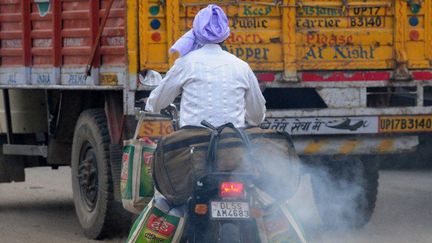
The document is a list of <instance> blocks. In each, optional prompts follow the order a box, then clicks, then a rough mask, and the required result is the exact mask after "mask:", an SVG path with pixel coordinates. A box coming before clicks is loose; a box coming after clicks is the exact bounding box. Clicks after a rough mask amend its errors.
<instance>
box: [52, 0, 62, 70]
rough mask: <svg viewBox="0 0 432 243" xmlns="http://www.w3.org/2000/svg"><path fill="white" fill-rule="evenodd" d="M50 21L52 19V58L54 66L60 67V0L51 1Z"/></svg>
mask: <svg viewBox="0 0 432 243" xmlns="http://www.w3.org/2000/svg"><path fill="white" fill-rule="evenodd" d="M52 13H53V14H52V21H53V29H54V35H53V47H54V52H53V60H54V67H60V66H61V64H62V63H61V62H62V54H61V48H62V36H61V34H62V31H61V28H62V22H61V2H60V1H52Z"/></svg>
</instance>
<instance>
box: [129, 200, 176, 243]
mask: <svg viewBox="0 0 432 243" xmlns="http://www.w3.org/2000/svg"><path fill="white" fill-rule="evenodd" d="M143 217H146V218H145V220H144V222H143V224H140V222H141V221H142V219H143ZM180 219H181V218H180V217H176V216H172V215H168V214H166V213H164V212H163V211H161V210H159V209H158V208H156V207H152V208H151V209H150V211H147V208H146V209H145V210H144V211H143V212H142V213H141V215H140V216H139V217H138V219H137V220H136V221H135V223H134V225H133V226H132V229H131V233H130V234H129V237H128V242H130V241H131V237H132V236H133V235H135V233H136V231H137V230H139V231H140V232H139V235H138V237H137V238H136V240H135V241H134V242H135V243H147V242H158V243H169V242H172V240H173V238H174V235H175V233H176V230H177V227H178V226H179V223H180ZM140 225H142V228H141V229H140Z"/></svg>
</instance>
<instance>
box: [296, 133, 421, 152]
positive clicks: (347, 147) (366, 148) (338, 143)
mask: <svg viewBox="0 0 432 243" xmlns="http://www.w3.org/2000/svg"><path fill="white" fill-rule="evenodd" d="M293 140H294V146H295V148H296V151H297V153H298V154H300V155H370V154H396V153H407V152H413V151H415V149H416V147H417V146H418V145H419V139H418V137H417V136H395V137H372V136H371V137H322V138H316V137H315V138H309V137H293Z"/></svg>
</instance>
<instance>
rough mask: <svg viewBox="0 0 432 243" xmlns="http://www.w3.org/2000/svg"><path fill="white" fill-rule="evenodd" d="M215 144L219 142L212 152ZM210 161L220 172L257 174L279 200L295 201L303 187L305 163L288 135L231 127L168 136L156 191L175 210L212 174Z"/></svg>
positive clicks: (158, 158) (161, 146)
mask: <svg viewBox="0 0 432 243" xmlns="http://www.w3.org/2000/svg"><path fill="white" fill-rule="evenodd" d="M215 131H217V132H216V133H218V134H217V137H218V139H217V140H215V139H212V133H213V137H214V136H215ZM241 134H244V135H243V137H242V135H241ZM211 140H213V141H217V142H216V143H214V142H213V143H212V144H211V147H210V148H209V144H210V141H211ZM209 153H214V155H210V154H209ZM208 158H215V161H214V164H215V168H214V169H215V171H223V172H248V173H251V172H252V173H255V174H257V175H258V178H259V180H258V182H257V183H258V186H259V187H260V188H261V189H263V190H264V191H266V192H268V193H269V194H270V195H272V196H273V197H275V198H278V199H288V198H290V197H291V196H292V195H293V194H294V193H295V191H296V189H297V187H298V184H299V180H300V160H299V158H298V156H297V154H296V153H295V149H294V146H293V143H292V141H291V139H290V136H289V135H288V134H287V133H280V132H276V131H273V130H265V129H261V128H258V127H252V128H247V129H244V130H238V129H237V128H234V126H232V124H226V125H223V126H221V127H219V128H216V129H214V130H212V129H208V128H202V127H186V128H182V129H180V130H178V131H176V132H174V133H172V134H170V135H168V136H166V137H163V138H162V139H161V140H160V141H159V143H158V146H157V149H156V152H155V156H154V160H153V179H154V182H155V186H156V189H157V190H158V191H159V192H160V193H162V195H164V196H165V197H166V199H167V200H168V201H169V202H170V203H172V204H173V205H181V204H184V203H185V202H186V201H187V199H188V198H189V197H190V196H191V194H192V191H193V189H194V185H195V183H196V181H197V180H198V179H199V178H201V177H203V176H205V175H206V174H207V173H208Z"/></svg>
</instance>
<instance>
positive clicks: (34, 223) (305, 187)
mask: <svg viewBox="0 0 432 243" xmlns="http://www.w3.org/2000/svg"><path fill="white" fill-rule="evenodd" d="M26 176H27V181H26V182H25V183H14V184H1V185H0V242H1V243H3V242H5V243H6V242H7V243H15V242H32V243H37V242H41V243H42V242H43V243H49V242H59V243H62V242H97V241H90V240H87V239H86V238H85V237H84V236H83V234H82V233H81V231H80V228H79V225H78V221H77V219H76V217H75V212H74V206H73V202H72V191H71V185H70V169H69V168H60V169H59V170H50V169H48V168H34V169H28V170H27V171H26ZM380 176H381V178H380V187H379V196H378V202H377V207H376V211H375V214H374V215H373V217H372V220H371V222H370V223H369V224H368V225H366V227H365V228H363V229H361V230H357V231H353V232H349V231H339V232H334V231H333V232H329V231H324V230H322V229H321V228H322V227H320V219H319V216H318V215H317V212H316V208H315V205H314V203H313V198H312V192H311V189H310V182H309V178H308V177H305V178H304V179H303V180H302V183H301V190H300V191H299V193H298V194H297V195H296V198H294V201H295V200H297V202H300V203H301V205H302V206H303V207H304V211H303V212H308V213H307V214H306V216H305V215H303V216H302V213H300V216H302V217H303V220H305V221H308V222H309V223H310V222H313V224H314V225H313V226H312V227H311V229H309V230H308V231H309V232H308V234H309V235H311V238H312V242H332V243H333V242H392V243H399V242H400V243H405V242H432V171H431V170H429V171H381V174H380ZM124 240H125V239H124V238H117V239H110V240H108V241H107V242H124Z"/></svg>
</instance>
